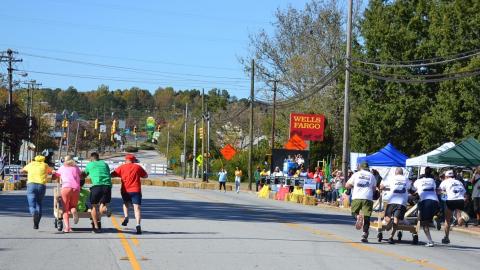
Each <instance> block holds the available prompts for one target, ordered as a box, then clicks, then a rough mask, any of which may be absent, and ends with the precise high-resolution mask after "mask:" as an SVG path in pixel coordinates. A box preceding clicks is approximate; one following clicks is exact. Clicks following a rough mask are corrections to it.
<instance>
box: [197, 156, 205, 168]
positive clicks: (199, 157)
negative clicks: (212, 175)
mask: <svg viewBox="0 0 480 270" xmlns="http://www.w3.org/2000/svg"><path fill="white" fill-rule="evenodd" d="M196 160H197V162H198V165H200V166H202V164H203V156H202V155H198V157H197V159H196Z"/></svg>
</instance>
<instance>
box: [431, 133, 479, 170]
mask: <svg viewBox="0 0 480 270" xmlns="http://www.w3.org/2000/svg"><path fill="white" fill-rule="evenodd" d="M427 161H428V162H431V163H441V164H450V165H456V166H470V167H475V166H478V165H480V142H478V141H477V140H476V139H474V138H468V139H466V140H464V141H462V142H461V143H459V144H457V145H456V146H454V147H452V148H450V149H448V150H446V151H445V152H442V153H439V154H436V155H433V156H429V157H428V158H427Z"/></svg>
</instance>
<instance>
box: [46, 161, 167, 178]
mask: <svg viewBox="0 0 480 270" xmlns="http://www.w3.org/2000/svg"><path fill="white" fill-rule="evenodd" d="M89 162H90V161H88V160H80V161H78V162H77V166H78V167H79V168H80V170H84V169H85V167H86V166H87V164H88V163H89ZM105 163H107V164H108V167H109V168H110V171H113V170H115V169H116V168H118V167H119V166H120V165H122V164H124V163H125V162H121V161H120V162H115V161H111V160H105ZM137 164H138V165H140V166H142V168H143V169H144V170H145V171H146V172H147V173H148V175H167V164H162V163H152V164H150V163H137ZM58 168H60V163H59V161H58V160H56V161H55V169H58Z"/></svg>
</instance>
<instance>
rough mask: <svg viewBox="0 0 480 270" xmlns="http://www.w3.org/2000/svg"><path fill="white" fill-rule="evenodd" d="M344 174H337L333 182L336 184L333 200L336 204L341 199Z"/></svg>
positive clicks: (339, 172)
mask: <svg viewBox="0 0 480 270" xmlns="http://www.w3.org/2000/svg"><path fill="white" fill-rule="evenodd" d="M342 176H343V174H342V172H341V171H337V172H336V173H335V178H333V180H332V182H333V184H334V189H333V194H332V195H333V197H332V200H333V202H334V203H335V202H336V201H337V199H338V198H340V191H341V190H342V189H343V177H342Z"/></svg>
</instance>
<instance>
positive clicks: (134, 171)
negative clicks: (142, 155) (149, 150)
mask: <svg viewBox="0 0 480 270" xmlns="http://www.w3.org/2000/svg"><path fill="white" fill-rule="evenodd" d="M135 161H136V157H135V156H134V155H131V154H128V155H126V156H125V164H123V165H120V166H119V167H118V168H116V169H115V171H113V172H112V176H118V177H120V178H121V179H122V189H121V194H122V199H123V213H124V215H125V218H124V219H123V222H122V225H123V226H127V224H128V207H129V206H130V205H132V204H133V210H134V213H135V219H136V221H137V227H136V229H137V234H142V228H141V226H140V219H141V213H140V205H141V204H142V183H141V181H140V178H147V177H148V175H147V172H146V171H145V170H144V169H143V168H142V166H140V165H138V164H135Z"/></svg>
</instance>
